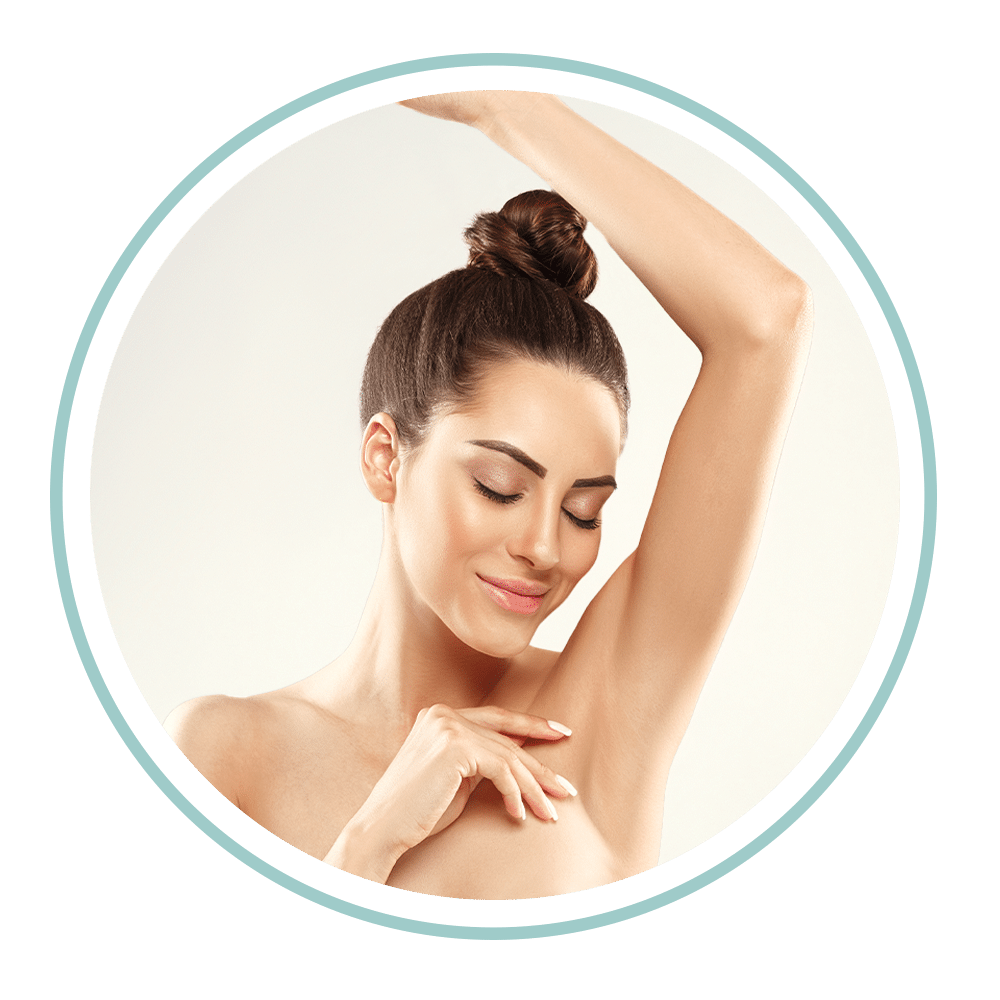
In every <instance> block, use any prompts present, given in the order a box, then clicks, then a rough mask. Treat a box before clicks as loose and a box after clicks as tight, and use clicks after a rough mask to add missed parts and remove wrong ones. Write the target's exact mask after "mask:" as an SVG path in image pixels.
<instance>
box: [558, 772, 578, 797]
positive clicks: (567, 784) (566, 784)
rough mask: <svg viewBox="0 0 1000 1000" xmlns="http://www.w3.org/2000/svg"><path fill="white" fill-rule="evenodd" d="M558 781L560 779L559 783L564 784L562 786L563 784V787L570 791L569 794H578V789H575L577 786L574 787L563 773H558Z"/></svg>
mask: <svg viewBox="0 0 1000 1000" xmlns="http://www.w3.org/2000/svg"><path fill="white" fill-rule="evenodd" d="M556 781H558V782H559V784H560V785H562V786H563V788H565V789H566V791H567V792H569V794H570V795H576V794H577V791H576V789H575V788H574V787H573V786H572V785H571V784H570V782H569V781H568V780H567V779H566V778H564V777H563V776H562V775H561V774H557V775H556Z"/></svg>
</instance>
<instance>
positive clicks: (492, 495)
mask: <svg viewBox="0 0 1000 1000" xmlns="http://www.w3.org/2000/svg"><path fill="white" fill-rule="evenodd" d="M472 481H473V482H474V483H475V484H476V492H477V493H480V494H482V495H483V496H484V497H486V499H487V500H492V501H493V502H494V503H502V504H509V503H516V502H517V501H518V500H520V499H521V497H523V496H524V494H523V493H497V491H496V490H491V489H490V488H489V487H488V486H484V485H483V484H482V483H481V482H480V481H479V480H478V479H473V480H472ZM563 513H564V514H565V515H566V516H567V517H568V518H569V519H570V521H572V522H573V524H575V525H576V526H577V527H578V528H583V530H584V531H595V530H596V529H597V528H599V527H600V526H601V519H600V518H599V517H595V518H592V519H591V520H589V521H585V520H583V518H582V517H577V516H576V515H575V514H571V513H570V512H569V511H568V510H566V509H565V508H563Z"/></svg>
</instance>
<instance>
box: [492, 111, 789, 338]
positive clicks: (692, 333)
mask: <svg viewBox="0 0 1000 1000" xmlns="http://www.w3.org/2000/svg"><path fill="white" fill-rule="evenodd" d="M475 125H476V126H477V127H478V128H479V129H480V130H481V131H482V132H483V133H484V134H485V135H487V136H488V137H489V138H490V139H491V140H493V142H495V143H496V144H497V145H498V146H500V147H501V148H502V149H504V150H506V151H507V152H508V153H510V154H511V155H513V156H514V157H516V158H517V159H519V160H520V161H521V162H523V163H524V164H525V165H527V166H528V167H530V168H531V169H533V170H534V171H535V172H536V173H537V174H539V176H541V177H542V178H544V179H545V180H546V181H547V182H548V183H549V184H551V186H552V187H553V188H554V189H555V190H556V191H558V192H559V193H560V194H562V195H563V197H565V198H566V199H567V200H568V201H569V202H570V203H571V204H573V205H574V206H576V207H577V208H578V209H579V210H580V211H581V212H582V213H583V214H584V215H585V216H586V217H587V218H588V219H590V221H592V222H593V223H594V225H595V226H596V227H597V228H598V229H599V230H600V231H601V232H602V233H603V234H604V236H605V237H606V239H607V240H608V242H609V243H610V244H611V246H612V247H613V248H614V250H615V251H616V252H617V253H618V254H619V256H620V257H621V258H622V260H624V262H625V263H626V264H627V265H628V267H629V268H630V269H631V270H632V271H633V272H634V273H635V274H636V276H637V277H638V278H639V279H640V281H642V283H643V284H644V285H645V286H646V287H647V288H648V289H649V291H650V292H651V293H652V294H653V295H654V297H655V298H656V299H657V301H658V302H659V303H660V305H661V306H662V307H663V308H664V309H665V310H666V311H667V312H668V313H669V314H670V315H671V317H673V319H674V320H675V322H676V323H677V324H678V326H680V328H681V329H682V330H683V331H684V332H685V333H686V334H687V335H688V336H689V337H690V338H691V340H692V341H694V343H695V344H696V345H697V346H698V347H699V348H700V349H701V350H702V351H703V352H709V351H711V349H712V348H713V347H714V346H716V345H719V346H724V347H730V346H731V345H732V343H733V342H734V340H735V341H758V340H760V339H761V338H770V337H772V336H775V335H784V334H786V333H788V332H790V328H793V327H794V326H795V325H796V320H797V318H798V315H799V314H800V313H801V312H802V311H803V309H804V308H806V306H807V302H806V300H807V295H808V293H807V290H806V289H805V286H804V284H803V283H802V282H801V281H800V280H799V279H798V278H797V277H796V276H795V275H794V274H792V273H791V272H790V271H789V270H788V269H787V268H785V267H784V266H783V265H782V264H781V263H780V262H779V261H778V260H776V259H775V258H774V257H773V256H772V255H771V254H770V253H768V251H767V250H765V249H764V248H763V247H762V246H761V245H760V244H759V243H757V242H756V241H755V240H754V239H753V238H752V237H751V236H750V235H749V234H748V233H747V232H746V231H745V230H743V229H741V228H740V227H739V226H738V225H736V223H734V222H733V221H732V220H730V219H728V218H727V217H726V216H724V215H723V214H722V213H721V212H719V211H717V210H716V209H715V208H713V207H712V206H711V205H709V204H708V203H707V202H706V201H704V200H703V199H702V198H700V197H698V195H696V194H695V193H694V192H693V191H691V190H690V189H689V188H687V187H685V186H684V185H683V184H681V183H680V182H679V181H678V180H676V179H675V178H673V177H671V176H670V175H669V174H666V173H664V172H663V171H662V170H660V169H659V168H658V167H656V166H654V165H653V164H652V163H650V162H649V161H647V160H645V159H643V158H642V157H641V156H639V155H638V154H637V153H634V152H633V151H632V150H630V149H628V148H627V147H625V146H623V145H622V144H621V143H619V142H617V141H616V140H615V139H613V138H611V137H610V136H609V135H607V134H605V133H604V132H602V131H601V130H600V129H599V128H597V127H596V126H595V125H592V124H591V123H590V122H588V121H586V120H585V119H583V118H581V117H580V116H579V115H577V114H576V113H575V112H574V111H572V110H570V109H569V108H568V107H566V105H564V104H563V103H562V102H561V101H559V100H558V99H557V98H554V97H550V96H548V95H544V94H523V93H517V92H504V93H502V94H498V95H495V100H493V101H492V102H491V104H490V107H489V110H488V112H486V113H484V114H482V115H480V116H479V118H478V119H477V120H476V121H475Z"/></svg>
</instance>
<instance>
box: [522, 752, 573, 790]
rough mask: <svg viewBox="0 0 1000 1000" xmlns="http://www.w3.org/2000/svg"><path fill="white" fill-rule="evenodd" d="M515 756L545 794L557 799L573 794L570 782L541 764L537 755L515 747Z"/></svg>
mask: <svg viewBox="0 0 1000 1000" xmlns="http://www.w3.org/2000/svg"><path fill="white" fill-rule="evenodd" d="M516 752H517V756H518V759H519V760H520V761H521V763H522V765H523V766H524V767H526V768H527V769H528V771H530V772H531V776H532V777H533V778H534V779H535V781H537V782H538V784H539V786H540V787H541V788H542V789H543V790H544V791H545V794H546V795H554V796H555V797H556V798H557V799H565V798H567V797H568V796H571V795H572V796H575V795H576V794H577V791H576V789H575V788H574V787H573V785H572V783H571V782H570V781H569V780H568V779H566V778H564V777H563V776H562V775H561V774H558V773H556V772H555V771H553V770H552V768H551V767H548V766H547V765H546V764H543V763H542V762H541V761H540V760H538V758H537V757H535V756H533V755H532V754H530V753H528V751H527V750H522V749H521V748H520V747H518V748H517V751H516Z"/></svg>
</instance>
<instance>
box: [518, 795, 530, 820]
mask: <svg viewBox="0 0 1000 1000" xmlns="http://www.w3.org/2000/svg"><path fill="white" fill-rule="evenodd" d="M517 804H518V805H519V806H520V807H521V819H522V820H524V819H526V818H527V816H528V814H527V813H526V812H525V811H524V799H518V800H517Z"/></svg>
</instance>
